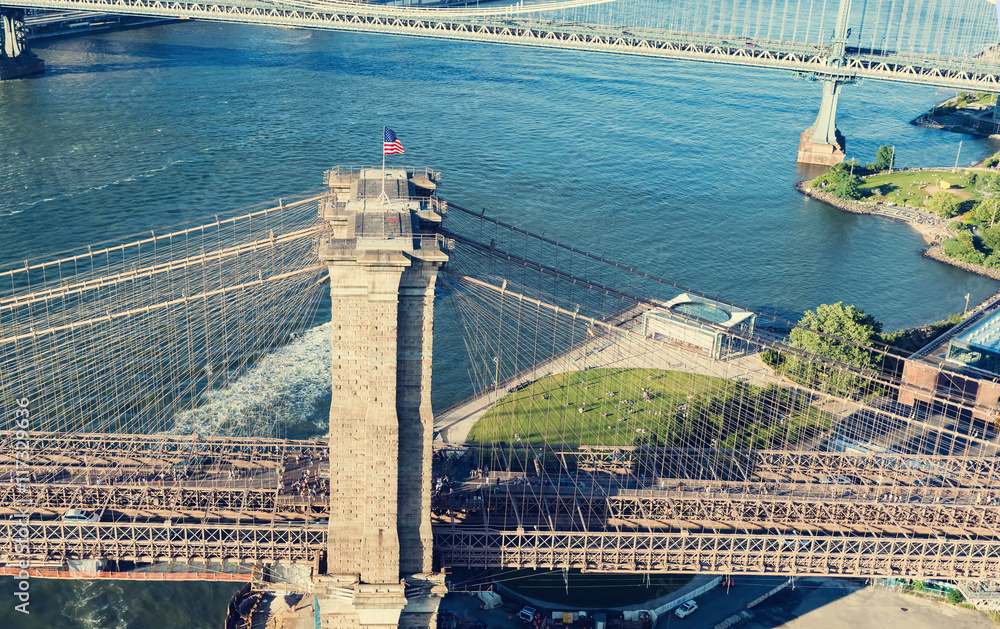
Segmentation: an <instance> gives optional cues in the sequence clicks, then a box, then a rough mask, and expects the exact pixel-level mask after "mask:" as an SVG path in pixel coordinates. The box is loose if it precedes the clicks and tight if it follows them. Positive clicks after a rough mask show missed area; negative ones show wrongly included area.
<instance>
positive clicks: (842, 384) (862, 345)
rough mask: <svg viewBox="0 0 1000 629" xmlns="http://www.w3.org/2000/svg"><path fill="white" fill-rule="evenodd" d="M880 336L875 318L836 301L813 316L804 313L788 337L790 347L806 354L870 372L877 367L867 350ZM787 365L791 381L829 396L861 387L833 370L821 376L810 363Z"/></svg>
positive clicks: (791, 361) (797, 361) (795, 360)
mask: <svg viewBox="0 0 1000 629" xmlns="http://www.w3.org/2000/svg"><path fill="white" fill-rule="evenodd" d="M813 330H815V332H813ZM816 332H819V333H820V334H817V333H816ZM881 332H882V324H881V323H880V322H879V321H877V320H876V319H875V317H873V316H871V315H868V314H865V312H864V311H863V310H860V309H858V308H855V307H854V306H853V305H851V306H846V307H845V306H844V304H843V302H839V301H838V302H837V303H835V304H832V305H827V304H822V305H820V307H819V308H817V309H816V311H815V312H813V311H812V310H807V311H806V312H805V316H804V317H802V319H800V320H799V324H798V327H796V328H795V329H794V330H792V331H791V333H790V334H789V345H791V346H792V347H794V348H796V349H800V350H803V351H805V352H806V353H807V354H814V355H816V356H821V357H823V358H829V359H831V360H834V361H837V362H840V363H846V364H848V365H852V366H854V367H859V368H861V369H862V370H865V371H871V370H874V369H875V368H876V367H877V366H878V365H877V362H876V359H875V356H874V355H873V354H872V352H871V351H870V350H869V349H867V346H868V345H870V344H871V343H872V342H873V341H877V340H879V338H880V337H879V334H881ZM786 365H787V371H788V373H789V375H790V376H791V377H797V378H799V379H802V380H804V381H807V382H809V383H810V384H814V385H820V386H823V387H825V388H826V389H827V390H829V391H830V392H832V393H839V394H848V393H851V392H853V391H856V390H857V389H858V387H859V386H860V384H861V383H860V381H859V380H858V379H857V378H856V377H854V376H852V375H850V374H845V373H842V372H839V371H837V370H833V369H831V370H826V371H825V372H824V371H823V370H822V369H821V368H820V367H819V366H818V365H816V364H815V363H813V362H811V361H804V360H802V359H799V358H793V357H789V358H788V360H787V361H786Z"/></svg>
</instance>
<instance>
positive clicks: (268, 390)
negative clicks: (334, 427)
mask: <svg viewBox="0 0 1000 629" xmlns="http://www.w3.org/2000/svg"><path fill="white" fill-rule="evenodd" d="M331 325H332V324H331V323H324V324H322V325H319V326H316V327H314V328H311V329H309V330H307V331H305V332H303V333H301V334H300V335H299V337H298V338H296V339H295V340H293V341H292V342H290V343H288V344H287V345H285V346H284V347H282V348H280V349H278V350H276V351H274V352H272V353H271V354H269V355H267V356H265V357H264V358H262V359H261V360H259V361H258V362H257V364H256V365H254V366H253V367H252V368H251V369H250V371H248V372H247V373H246V374H244V375H243V376H242V377H240V378H238V379H237V380H235V381H234V382H232V383H230V384H229V385H228V386H224V387H222V388H219V389H216V390H214V391H211V392H210V393H208V394H206V395H205V396H204V397H203V400H202V403H201V404H200V405H199V406H198V407H197V408H195V409H191V410H186V411H182V412H180V413H178V414H177V415H175V416H174V426H173V428H171V429H170V431H169V432H171V433H172V434H192V433H195V432H197V433H198V434H199V435H220V434H222V435H226V434H233V433H234V432H237V433H239V434H261V433H264V434H269V430H270V431H273V430H274V428H275V426H274V425H266V424H268V423H270V422H275V423H288V422H296V423H297V422H305V421H309V419H310V417H312V416H314V415H316V414H317V413H316V410H317V409H316V406H317V403H318V402H319V401H320V400H322V399H324V398H325V397H328V396H329V395H330V381H331V379H332V377H333V373H332V366H331V364H332V360H333V358H332V353H331V352H332V350H331V344H330V333H331V332H330V327H331ZM320 416H321V417H323V418H326V414H320ZM262 422H264V423H265V425H263V426H262V425H261V423H262ZM325 428H326V426H325V425H317V429H319V430H325Z"/></svg>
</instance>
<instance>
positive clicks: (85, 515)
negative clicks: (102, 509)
mask: <svg viewBox="0 0 1000 629" xmlns="http://www.w3.org/2000/svg"><path fill="white" fill-rule="evenodd" d="M100 519H101V516H100V515H99V514H97V513H90V512H89V511H84V510H83V509H67V511H66V513H64V514H63V516H62V521H63V522H66V523H67V524H89V523H91V522H97V521H99V520H100Z"/></svg>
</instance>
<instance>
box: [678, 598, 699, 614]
mask: <svg viewBox="0 0 1000 629" xmlns="http://www.w3.org/2000/svg"><path fill="white" fill-rule="evenodd" d="M696 611H698V603H695V602H694V601H687V602H686V603H681V605H680V607H678V608H677V609H675V610H674V615H675V616H677V617H678V618H684V617H685V616H690V615H691V614H693V613H695V612H696Z"/></svg>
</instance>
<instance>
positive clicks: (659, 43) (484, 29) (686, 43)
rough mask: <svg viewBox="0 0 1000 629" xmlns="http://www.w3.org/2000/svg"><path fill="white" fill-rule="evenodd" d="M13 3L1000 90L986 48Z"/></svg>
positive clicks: (250, 10)
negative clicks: (854, 46)
mask: <svg viewBox="0 0 1000 629" xmlns="http://www.w3.org/2000/svg"><path fill="white" fill-rule="evenodd" d="M6 4H7V3H5V5H6ZM9 6H13V7H23V8H35V9H53V10H64V11H73V10H76V11H94V12H100V13H115V14H123V15H142V16H151V17H164V18H177V19H199V20H208V21H214V22H234V23H241V24H258V25H264V26H286V27H288V26H290V27H300V28H315V29H325V30H336V31H351V32H363V33H381V34H387V35H404V36H411V37H430V38H434V39H449V40H461V41H476V42H485V43H495V44H508V45H519V46H534V47H541V48H558V49H564V50H579V51H590V52H606V53H617V54H627V55H639V56H645V57H659V58H664V59H676V60H686V61H704V62H712V63H724V64H730V65H739V66H750V67H759V68H770V69H776V70H789V71H792V72H798V73H805V74H807V75H809V76H811V77H816V78H826V79H836V80H839V81H845V82H848V81H854V80H857V79H859V78H868V79H878V80H884V81H894V82H900V83H913V84H917V85H933V86H938V87H947V88H950V89H967V90H982V91H992V92H996V91H1000V70H998V66H997V63H996V62H994V61H991V60H990V59H989V58H988V56H986V55H985V53H987V52H988V51H983V54H984V56H983V57H981V58H964V59H963V58H950V57H934V56H930V55H920V54H900V53H895V52H886V53H885V54H881V55H864V54H848V55H845V56H844V57H838V58H833V55H832V51H831V50H830V49H829V48H827V47H820V46H816V45H811V44H794V43H789V42H782V41H772V40H760V39H757V40H754V41H753V42H745V41H743V40H738V41H732V42H731V41H728V40H724V39H722V38H721V37H715V36H707V35H698V34H693V33H685V32H671V31H661V30H643V29H635V30H630V31H627V32H626V31H622V30H621V29H620V27H613V26H605V25H600V24H587V23H573V22H555V21H545V20H537V19H527V18H523V17H517V16H515V15H510V16H505V19H502V18H501V17H490V16H485V17H479V16H475V15H472V16H470V17H461V13H459V12H447V13H443V14H441V13H439V14H437V15H436V14H435V12H434V11H431V10H427V9H411V10H408V11H400V10H399V9H398V8H396V9H394V10H388V9H387V8H382V9H380V8H379V7H370V6H366V5H362V4H346V3H343V4H338V3H331V4H330V5H328V8H324V9H322V10H316V9H313V8H305V7H296V6H295V5H294V4H291V3H289V4H283V3H263V2H245V3H240V4H222V3H195V2H169V1H160V0H12V1H11V2H10V4H9Z"/></svg>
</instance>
